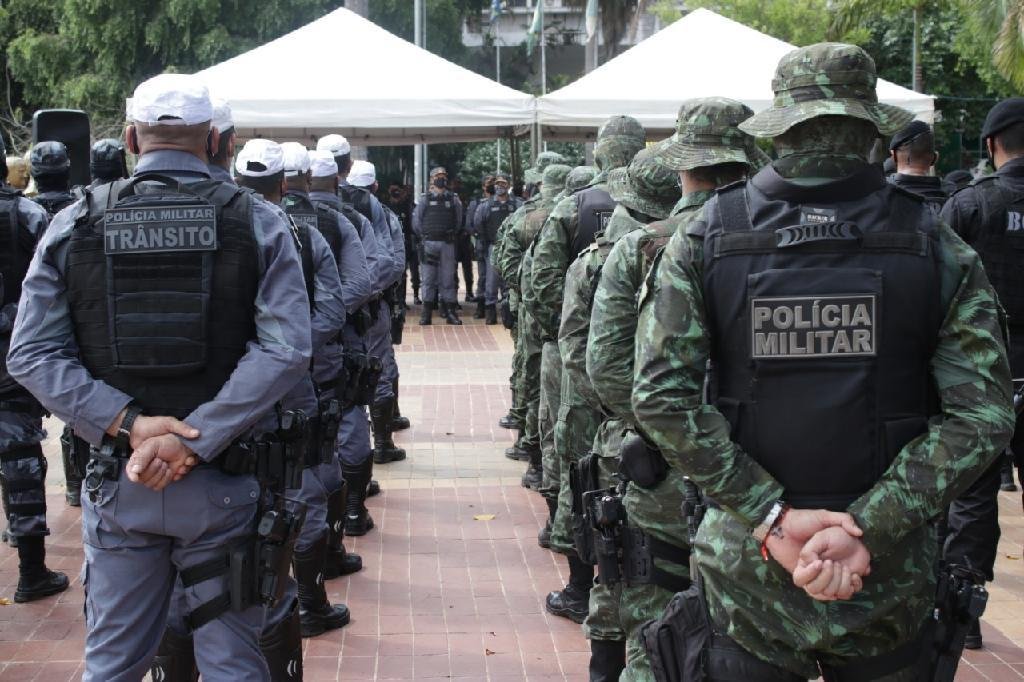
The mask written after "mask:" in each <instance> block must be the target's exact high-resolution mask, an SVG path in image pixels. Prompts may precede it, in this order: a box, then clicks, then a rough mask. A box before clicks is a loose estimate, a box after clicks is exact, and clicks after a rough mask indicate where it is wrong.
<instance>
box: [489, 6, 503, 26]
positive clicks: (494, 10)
mask: <svg viewBox="0 0 1024 682" xmlns="http://www.w3.org/2000/svg"><path fill="white" fill-rule="evenodd" d="M504 11H505V1H504V0H491V23H494V20H495V19H497V18H498V17H500V16H501V14H502V12H504Z"/></svg>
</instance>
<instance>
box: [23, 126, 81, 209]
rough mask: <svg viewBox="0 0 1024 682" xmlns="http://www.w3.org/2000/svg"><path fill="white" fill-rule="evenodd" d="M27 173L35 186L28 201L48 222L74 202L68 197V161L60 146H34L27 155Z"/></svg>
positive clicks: (59, 144)
mask: <svg viewBox="0 0 1024 682" xmlns="http://www.w3.org/2000/svg"><path fill="white" fill-rule="evenodd" d="M29 170H30V172H31V174H32V179H33V180H34V181H35V183H36V191H37V194H36V195H35V196H34V197H33V198H32V200H33V201H35V202H36V203H37V204H39V205H40V206H42V207H43V208H44V209H46V212H47V214H48V215H49V217H50V218H52V217H53V216H55V215H57V213H58V211H60V210H61V209H62V208H64V207H65V206H67V205H69V204H70V203H71V202H73V201H74V200H75V195H74V194H72V193H71V159H70V158H69V157H68V150H67V147H65V146H64V143H62V142H55V141H45V142H37V143H36V144H35V145H34V146H33V147H32V152H31V154H30V155H29Z"/></svg>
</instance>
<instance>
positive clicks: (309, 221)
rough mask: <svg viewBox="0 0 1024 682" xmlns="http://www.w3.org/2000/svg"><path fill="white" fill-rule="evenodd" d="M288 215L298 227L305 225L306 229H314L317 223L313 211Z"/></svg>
mask: <svg viewBox="0 0 1024 682" xmlns="http://www.w3.org/2000/svg"><path fill="white" fill-rule="evenodd" d="M288 215H289V216H290V217H291V219H292V221H293V222H294V223H295V224H296V225H298V226H299V227H305V228H306V229H307V230H315V229H316V225H317V223H316V214H315V213H289V214H288Z"/></svg>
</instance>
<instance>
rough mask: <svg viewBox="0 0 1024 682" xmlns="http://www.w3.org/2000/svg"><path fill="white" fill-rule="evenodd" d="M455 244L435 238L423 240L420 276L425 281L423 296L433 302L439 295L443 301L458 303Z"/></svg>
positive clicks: (425, 299)
mask: <svg viewBox="0 0 1024 682" xmlns="http://www.w3.org/2000/svg"><path fill="white" fill-rule="evenodd" d="M457 264H458V263H457V262H456V260H455V244H454V243H453V242H442V241H434V240H427V239H425V240H423V262H421V263H420V276H421V278H422V281H423V291H422V298H423V300H424V301H427V302H430V303H433V301H434V297H435V296H437V295H438V289H439V288H440V297H439V300H440V302H441V303H456V302H457V296H458V288H457V287H456V284H455V267H456V265H457Z"/></svg>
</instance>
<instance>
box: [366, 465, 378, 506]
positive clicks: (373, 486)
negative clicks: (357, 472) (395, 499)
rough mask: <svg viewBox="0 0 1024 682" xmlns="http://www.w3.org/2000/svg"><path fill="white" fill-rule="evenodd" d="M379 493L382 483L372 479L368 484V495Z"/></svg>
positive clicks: (374, 495)
mask: <svg viewBox="0 0 1024 682" xmlns="http://www.w3.org/2000/svg"><path fill="white" fill-rule="evenodd" d="M370 461H371V462H372V461H373V459H372V458H371V459H370ZM377 495H380V483H378V482H377V481H374V480H373V479H370V483H369V484H368V485H367V486H366V496H367V497H376V496H377Z"/></svg>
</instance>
